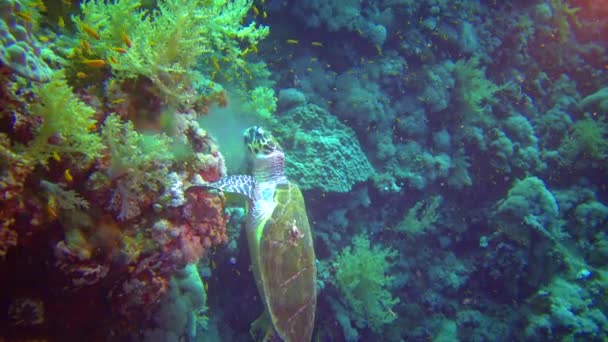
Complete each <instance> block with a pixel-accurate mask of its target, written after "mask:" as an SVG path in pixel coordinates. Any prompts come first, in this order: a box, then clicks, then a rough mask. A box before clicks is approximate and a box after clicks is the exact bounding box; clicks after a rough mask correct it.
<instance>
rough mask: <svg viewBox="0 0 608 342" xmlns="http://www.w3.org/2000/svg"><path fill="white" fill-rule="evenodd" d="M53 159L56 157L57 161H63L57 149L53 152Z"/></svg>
mask: <svg viewBox="0 0 608 342" xmlns="http://www.w3.org/2000/svg"><path fill="white" fill-rule="evenodd" d="M53 159H55V161H57V162H60V161H61V156H60V155H59V153H57V151H54V152H53Z"/></svg>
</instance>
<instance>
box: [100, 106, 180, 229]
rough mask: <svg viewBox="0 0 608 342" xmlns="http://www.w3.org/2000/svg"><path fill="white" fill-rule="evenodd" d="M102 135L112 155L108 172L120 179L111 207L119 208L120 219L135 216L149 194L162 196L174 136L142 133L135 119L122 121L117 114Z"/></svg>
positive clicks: (171, 157)
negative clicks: (160, 194) (136, 126)
mask: <svg viewBox="0 0 608 342" xmlns="http://www.w3.org/2000/svg"><path fill="white" fill-rule="evenodd" d="M101 135H102V138H103V140H104V142H105V143H106V144H107V145H108V147H109V151H110V156H111V162H110V168H109V169H108V170H107V171H106V172H105V173H104V175H105V176H107V177H108V178H109V179H112V180H116V191H115V192H114V194H113V196H112V201H111V203H110V208H111V209H113V210H115V211H117V212H118V218H119V219H120V220H127V219H131V218H133V217H136V216H138V215H139V214H140V209H141V203H142V201H144V199H145V198H146V194H148V196H158V195H157V194H158V193H159V191H160V190H161V188H162V186H163V183H164V180H165V179H166V178H167V174H168V172H169V171H168V170H169V166H170V165H171V162H172V161H173V160H174V155H173V154H172V153H171V152H170V145H171V138H169V137H167V136H166V135H164V134H141V133H138V132H136V131H135V129H134V127H133V123H132V122H130V121H127V122H122V121H121V120H120V118H119V117H118V116H116V115H114V114H112V115H110V116H108V117H107V118H106V120H105V122H104V125H103V127H102V134H101ZM100 176H101V175H99V174H98V175H97V177H100Z"/></svg>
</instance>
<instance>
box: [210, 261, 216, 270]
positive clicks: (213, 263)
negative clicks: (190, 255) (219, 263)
mask: <svg viewBox="0 0 608 342" xmlns="http://www.w3.org/2000/svg"><path fill="white" fill-rule="evenodd" d="M215 267H216V265H215V260H211V269H212V270H214V269H215Z"/></svg>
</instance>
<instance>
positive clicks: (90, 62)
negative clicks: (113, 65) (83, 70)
mask: <svg viewBox="0 0 608 342" xmlns="http://www.w3.org/2000/svg"><path fill="white" fill-rule="evenodd" d="M82 63H84V64H86V65H87V66H90V67H91V68H101V67H104V66H105V65H106V61H104V60H103V59H84V60H82Z"/></svg>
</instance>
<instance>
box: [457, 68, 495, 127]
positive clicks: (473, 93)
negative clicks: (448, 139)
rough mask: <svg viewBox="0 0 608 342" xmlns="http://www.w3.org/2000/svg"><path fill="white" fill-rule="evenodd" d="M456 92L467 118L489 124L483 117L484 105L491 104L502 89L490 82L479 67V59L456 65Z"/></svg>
mask: <svg viewBox="0 0 608 342" xmlns="http://www.w3.org/2000/svg"><path fill="white" fill-rule="evenodd" d="M454 78H455V79H456V85H455V91H456V99H457V101H458V104H459V105H460V106H461V109H462V111H463V115H464V116H465V117H468V118H471V119H474V121H477V120H480V121H482V122H487V120H488V118H484V117H483V116H482V114H483V110H484V103H485V102H491V101H492V100H493V95H494V94H495V93H496V92H497V91H499V90H501V89H502V87H499V86H497V85H496V84H494V82H492V81H490V80H488V79H487V78H486V75H485V70H484V69H483V68H482V67H480V65H479V58H478V57H472V58H470V59H468V60H464V59H461V60H459V61H458V62H456V64H455V65H454Z"/></svg>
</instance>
